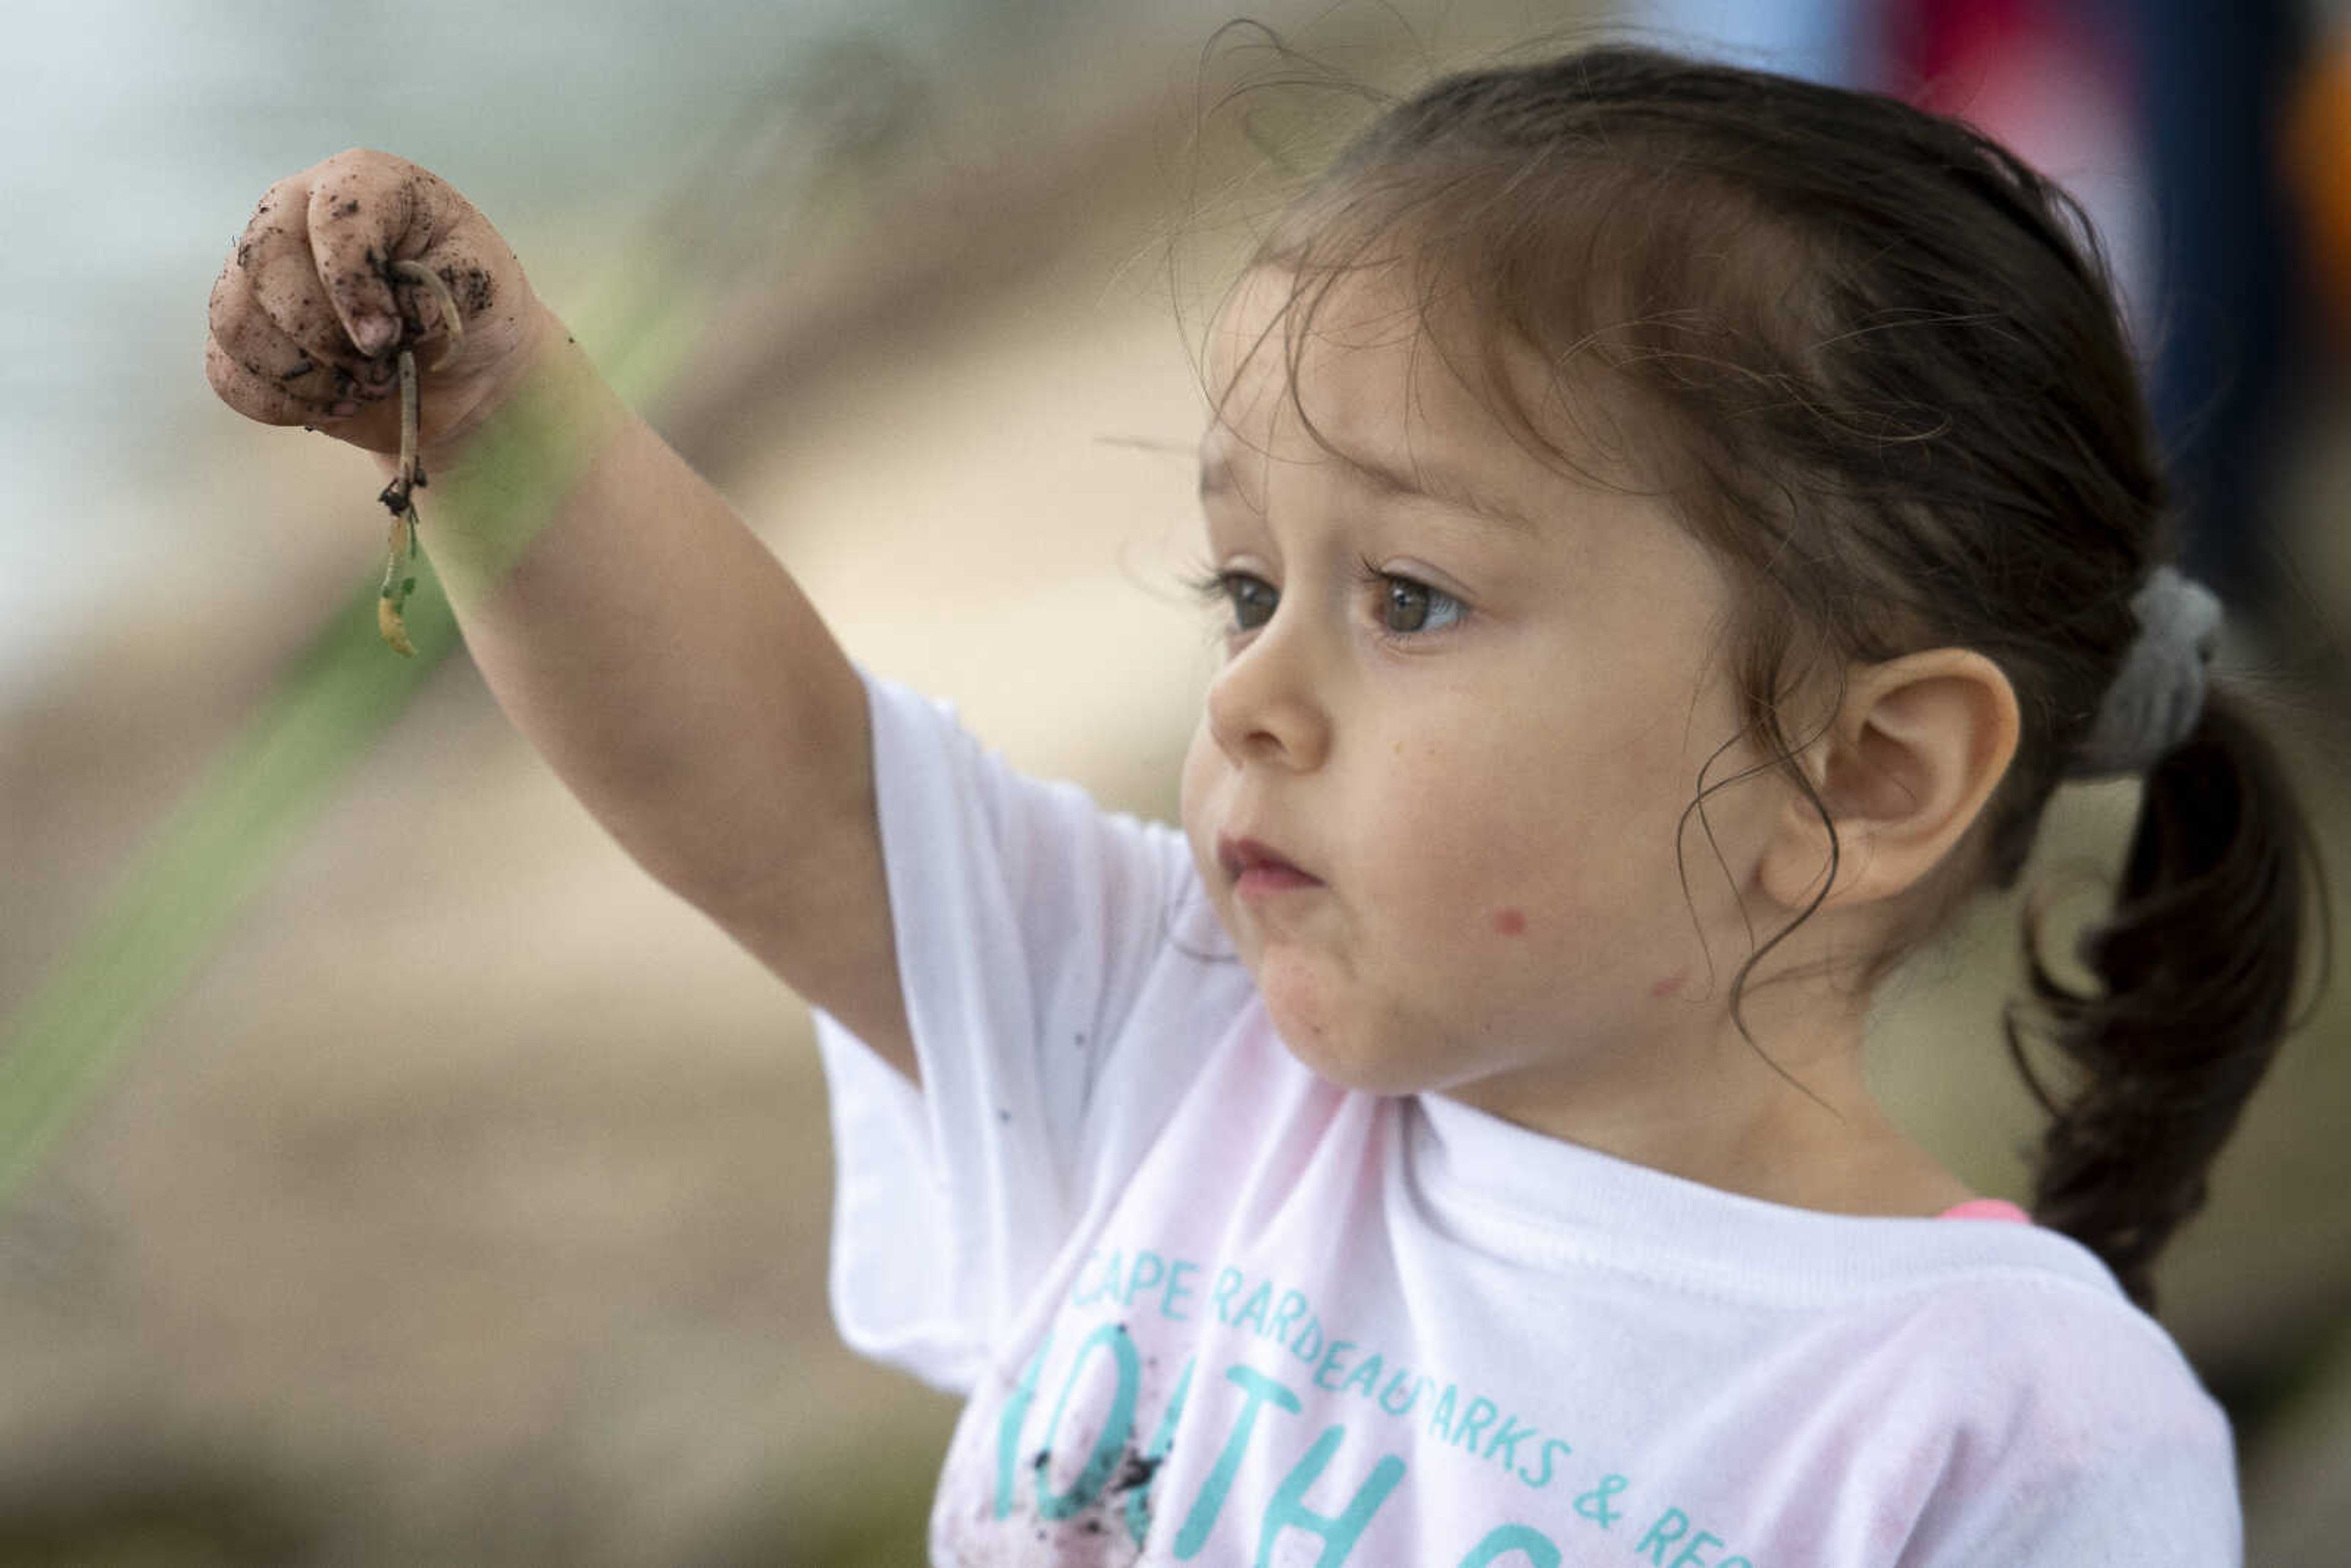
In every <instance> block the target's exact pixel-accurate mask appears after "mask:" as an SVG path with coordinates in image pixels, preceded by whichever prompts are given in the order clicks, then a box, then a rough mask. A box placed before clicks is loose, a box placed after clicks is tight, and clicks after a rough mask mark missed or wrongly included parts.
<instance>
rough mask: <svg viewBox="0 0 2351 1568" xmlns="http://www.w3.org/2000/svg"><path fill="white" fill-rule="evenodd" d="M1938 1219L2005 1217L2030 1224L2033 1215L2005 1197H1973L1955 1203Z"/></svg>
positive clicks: (2014, 1221)
mask: <svg viewBox="0 0 2351 1568" xmlns="http://www.w3.org/2000/svg"><path fill="white" fill-rule="evenodd" d="M1935 1218H1938V1219H2004V1220H2006V1221H2008V1222H2009V1223H2010V1224H2011V1225H2030V1224H2032V1216H2031V1215H2029V1214H2027V1213H2025V1212H2024V1210H2022V1209H2021V1208H2019V1207H2016V1205H2014V1204H2012V1203H2011V1202H2009V1201H2008V1199H2006V1198H2004V1197H1971V1198H1970V1199H1968V1200H1967V1202H1965V1203H1955V1204H1953V1205H1952V1206H1951V1207H1949V1208H1947V1209H1945V1210H1943V1212H1942V1213H1940V1214H1938V1215H1937V1216H1936V1217H1935Z"/></svg>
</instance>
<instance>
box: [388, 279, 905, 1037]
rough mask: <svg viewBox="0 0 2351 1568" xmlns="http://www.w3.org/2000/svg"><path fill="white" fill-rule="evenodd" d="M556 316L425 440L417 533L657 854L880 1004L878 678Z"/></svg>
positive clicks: (611, 800) (623, 819)
mask: <svg viewBox="0 0 2351 1568" xmlns="http://www.w3.org/2000/svg"><path fill="white" fill-rule="evenodd" d="M544 331H545V336H544V339H543V342H542V345H541V346H540V347H539V348H538V350H536V351H535V352H534V353H533V355H532V357H531V361H530V366H529V370H528V373H527V374H526V375H525V377H524V378H523V380H522V382H521V384H519V385H518V386H517V387H516V388H515V389H514V390H513V391H512V392H510V393H509V394H508V395H507V397H506V398H505V399H504V400H503V401H502V402H501V404H500V406H499V409H498V412H497V413H496V414H495V415H493V416H492V417H491V418H490V419H488V420H486V422H485V423H483V424H482V425H481V426H480V427H479V429H478V430H477V431H475V433H474V434H471V435H469V436H468V437H467V438H466V440H465V444H464V445H463V447H462V449H461V450H460V451H458V452H456V453H455V454H439V455H435V454H428V455H427V459H426V470H427V477H428V486H427V488H426V489H425V490H424V491H423V495H422V500H423V514H424V523H423V530H422V533H423V539H424V543H425V548H426V549H427V550H428V551H429V552H430V553H431V555H432V557H433V559H434V566H435V568H436V570H438V571H439V573H440V575H441V576H442V578H443V580H444V583H445V585H446V587H447V589H448V591H449V595H450V598H451V600H452V601H453V602H454V603H455V607H456V610H457V613H458V618H459V622H460V624H461V625H462V626H463V628H464V631H465V639H466V642H467V643H468V644H469V646H470V647H471V650H472V653H473V656H474V659H475V663H476V664H478V665H479V666H480V668H481V670H482V672H483V674H484V675H485V676H486V679H487V680H488V682H489V684H490V686H491V688H492V690H493V691H494V692H495V693H496V696H497V698H498V701H499V703H500V704H501V705H502V706H504V707H505V709H506V711H507V714H508V715H509V716H511V717H512V719H513V721H514V722H515V724H516V725H517V727H519V728H520V729H521V730H522V731H523V733H524V734H525V735H526V736H527V737H528V738H529V739H530V740H531V742H532V743H533V744H534V745H535V746H537V747H538V749H539V750H540V751H541V752H543V753H544V754H545V755H546V757H547V758H548V759H549V762H550V763H551V764H552V765H553V767H554V768H555V769H556V770H557V772H558V773H559V775H560V776H561V778H562V779H564V781H565V783H566V784H568V785H569V787H570V789H572V790H573V792H574V793H576V794H577V795H578V796H579V797H580V800H582V801H583V802H584V803H585V804H586V805H587V806H588V808H589V809H590V810H591V811H592V812H593V813H594V814H595V815H596V816H597V817H598V818H599V819H600V820H601V821H602V822H603V823H604V825H605V826H606V827H607V828H608V829H609V830H611V832H612V834H613V835H614V836H615V837H616V838H617V839H619V840H620V841H621V842H622V845H623V846H625V847H626V848H627V849H628V850H629V852H631V853H632V855H634V856H635V857H636V858H637V860H638V861H640V862H642V863H643V865H644V866H645V867H646V868H647V869H648V870H649V871H651V872H652V873H653V874H654V875H655V876H657V877H659V878H660V879H661V880H662V881H663V882H664V883H667V884H668V885H669V886H670V887H672V888H673V889H674V890H675V891H676V892H678V893H679V894H682V895H684V897H685V898H687V899H688V900H689V901H691V902H692V903H694V904H696V905H698V906H700V907H701V908H702V909H704V910H705V911H706V912H707V913H708V914H710V915H712V916H713V917H714V918H716V920H718V922H719V923H720V924H721V925H724V926H726V928H727V929H728V930H729V931H730V932H732V933H733V934H734V935H735V936H737V938H738V939H739V940H741V941H743V942H744V944H745V945H746V946H748V947H750V948H751V949H752V951H754V952H755V953H756V954H758V956H760V957H761V958H763V959H764V960H766V961H767V962H768V964H769V965H770V966H771V967H774V968H776V969H777V970H778V972H779V973H781V974H783V975H784V976H785V977H786V978H787V979H788V980H790V981H791V982H792V983H793V984H795V985H796V986H798V987H799V988H800V989H801V990H802V992H803V994H806V995H808V996H810V999H811V1000H815V1001H817V1002H819V1003H820V1005H825V1006H828V1007H831V1008H834V1009H836V1010H839V1009H842V1008H844V1007H845V1008H847V1009H850V1010H852V1011H858V1010H863V1009H864V1008H865V1006H867V1005H868V1003H867V999H866V998H863V997H862V993H863V992H864V991H867V990H872V989H876V987H875V986H874V985H873V983H872V979H871V978H869V976H870V974H871V971H872V969H873V967H874V965H873V963H872V954H873V953H874V952H875V951H876V950H877V949H878V950H880V951H882V952H884V953H886V951H887V945H888V934H887V924H886V922H887V913H886V903H885V902H884V901H883V900H882V898H881V897H880V889H881V885H882V883H881V872H880V861H879V851H878V844H877V843H876V841H875V830H874V827H873V812H872V766H871V760H870V756H869V748H868V742H867V716H866V710H865V696H864V690H863V686H862V683H861V682H860V680H859V679H858V676H857V674H856V673H855V671H854V670H853V669H852V666H851V664H850V663H849V661H848V659H847V657H846V656H845V655H844V654H843V653H841V649H840V647H839V646H838V645H837V644H836V643H834V641H833V639H832V637H831V633H830V632H828V631H827V630H826V628H825V626H824V624H823V622H822V621H821V620H820V618H819V616H818V615H817V613H816V611H815V609H814V608H813V607H812V606H811V605H810V602H809V601H808V600H807V599H806V598H805V596H803V595H802V593H801V592H800V590H799V586H798V585H797V584H796V583H795V582H794V581H793V580H791V578H790V576H789V574H788V573H787V572H786V571H785V570H784V569H783V567H782V566H781V565H780V564H779V563H778V561H777V560H776V559H775V557H774V556H773V555H772V554H771V553H770V552H769V551H768V549H767V547H766V546H765V545H764V544H763V543H762V542H761V541H760V540H759V539H758V537H757V536H755V535H754V534H753V533H752V532H751V530H750V529H749V528H747V526H746V525H745V524H744V523H743V522H742V520H741V519H740V518H739V517H737V516H736V514H735V513H734V511H733V510H732V508H730V507H728V505H727V504H726V501H725V500H724V499H723V498H722V497H720V496H719V495H718V494H717V492H716V490H714V489H713V488H712V487H711V486H709V485H708V484H707V483H706V482H705V481H704V480H703V479H702V478H701V477H700V476H698V475H696V474H695V472H694V471H693V469H692V468H690V467H689V466H688V465H686V464H685V463H684V460H682V459H681V458H680V457H678V455H676V454H675V453H674V452H673V451H671V450H670V448H669V447H668V445H667V444H664V442H663V441H662V439H661V437H660V436H659V435H657V434H655V433H654V432H653V430H652V428H651V427H650V426H648V425H647V424H646V423H644V421H643V420H642V419H640V418H638V417H637V416H636V415H635V414H633V413H631V412H630V411H629V410H628V409H627V408H626V407H625V406H624V405H623V404H622V402H621V401H620V399H619V398H618V397H617V396H616V395H615V394H614V393H613V392H611V389H610V388H608V387H607V386H606V385H605V384H604V382H603V381H602V380H601V377H600V376H598V374H597V373H596V371H595V369H594V367H593V366H592V365H591V364H590V362H589V361H588V359H587V357H586V356H585V354H584V353H582V352H581V350H580V349H579V347H578V346H577V345H576V344H575V343H573V342H572V341H571V340H569V336H568V335H567V334H565V333H564V331H563V329H562V327H561V325H560V323H559V322H557V321H556V320H555V319H554V318H553V317H552V316H551V315H549V316H548V317H546V318H545V323H544ZM885 967H886V966H885ZM884 978H886V979H887V981H888V983H889V985H890V986H891V987H892V988H893V989H892V992H891V994H892V995H893V997H894V984H895V976H894V973H892V974H890V975H888V976H886V977H884ZM870 1005H872V1006H874V1007H879V1006H880V1003H879V1002H878V1001H875V1002H872V1003H871V1004H870ZM891 1021H892V1020H891V1018H890V1017H883V1018H882V1019H878V1020H875V1023H876V1025H877V1027H881V1028H882V1029H883V1031H884V1032H885V1033H886V1032H887V1026H888V1025H889V1024H890V1022H891ZM900 1027H901V1028H902V1027H903V1026H900Z"/></svg>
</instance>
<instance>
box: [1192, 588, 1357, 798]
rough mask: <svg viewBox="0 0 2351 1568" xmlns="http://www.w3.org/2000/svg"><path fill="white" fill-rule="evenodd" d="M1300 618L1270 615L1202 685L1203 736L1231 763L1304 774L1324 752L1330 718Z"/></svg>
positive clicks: (1315, 660)
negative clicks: (1205, 708) (1205, 692)
mask: <svg viewBox="0 0 2351 1568" xmlns="http://www.w3.org/2000/svg"><path fill="white" fill-rule="evenodd" d="M1318 657H1319V656H1318V654H1317V653H1316V651H1315V649H1314V648H1313V646H1312V638H1311V634H1310V628H1309V626H1308V624H1307V622H1306V621H1305V620H1304V618H1302V617H1301V616H1298V615H1295V614H1292V615H1289V616H1285V615H1283V614H1282V613H1281V612H1280V611H1279V610H1277V611H1276V612H1274V616H1273V619H1272V620H1270V621H1269V622H1266V624H1265V626H1264V627H1263V628H1262V629H1261V630H1260V631H1259V632H1258V634H1257V635H1256V636H1255V637H1254V638H1252V639H1250V641H1249V645H1248V646H1247V647H1245V648H1243V649H1242V650H1241V651H1240V652H1239V653H1236V654H1234V655H1233V656H1232V658H1231V659H1229V660H1228V661H1227V663H1226V664H1225V667H1224V668H1223V669H1222V670H1220V671H1218V672H1217V678H1216V679H1215V680H1214V681H1212V682H1211V683H1209V685H1208V733H1209V734H1210V735H1211V736H1212V737H1215V739H1216V742H1217V747H1218V749H1220V750H1222V751H1223V752H1224V754H1225V755H1226V756H1227V757H1228V758H1232V760H1233V761H1234V762H1235V763H1237V764H1238V763H1245V762H1258V763H1266V764H1271V765H1272V766H1275V767H1278V768H1292V769H1296V770H1300V771H1303V770H1305V769H1308V768H1319V767H1321V766H1322V759H1323V758H1324V757H1325V756H1327V755H1328V754H1329V751H1330V747H1331V716H1330V711H1329V709H1328V708H1327V707H1326V706H1324V701H1323V693H1324V689H1325V687H1324V683H1323V681H1322V679H1319V678H1318V670H1317V663H1318Z"/></svg>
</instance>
